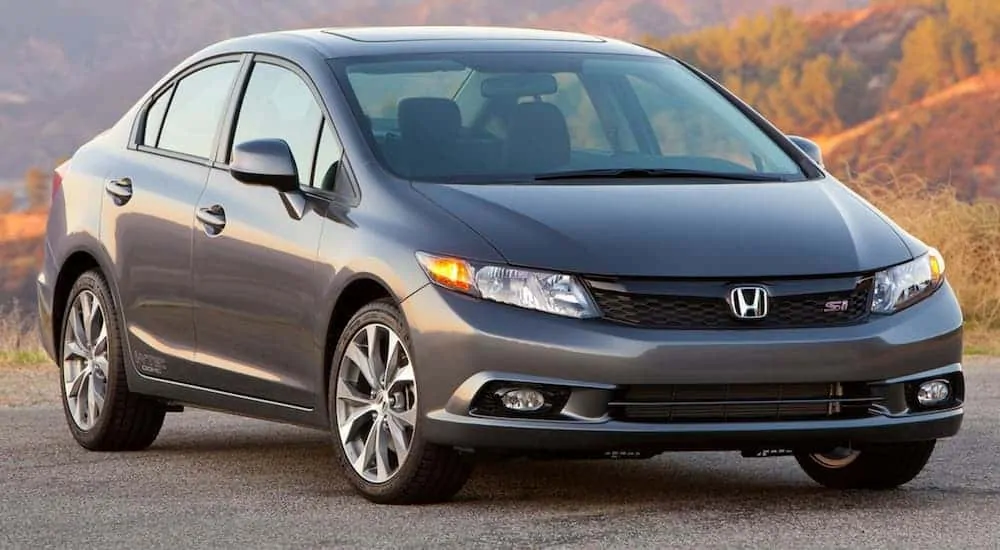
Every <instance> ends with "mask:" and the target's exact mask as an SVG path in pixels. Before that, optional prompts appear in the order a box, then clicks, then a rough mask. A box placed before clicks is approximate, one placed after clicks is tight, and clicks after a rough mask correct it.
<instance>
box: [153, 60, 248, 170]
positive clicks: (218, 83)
mask: <svg viewBox="0 0 1000 550" xmlns="http://www.w3.org/2000/svg"><path fill="white" fill-rule="evenodd" d="M238 70H239V63H236V62H226V63H220V64H218V65H212V66H210V67H206V68H204V69H201V70H199V71H197V72H195V73H192V74H191V75H189V76H186V77H184V78H183V79H181V81H180V82H178V83H177V86H176V90H175V91H174V97H173V99H172V100H171V101H170V108H169V110H168V111H167V116H166V118H165V119H164V121H163V128H162V130H161V131H160V139H159V141H158V142H157V144H156V147H157V148H159V149H164V150H166V151H175V152H178V153H185V154H188V155H192V156H195V157H200V158H205V159H207V158H211V157H212V144H213V142H214V141H215V133H216V130H217V129H218V128H219V121H220V120H221V119H222V114H223V111H224V110H225V108H226V102H227V101H228V100H229V94H230V92H231V91H232V87H233V81H234V80H235V79H236V74H237V72H238ZM161 99H162V98H161ZM153 108H158V105H157V104H153ZM151 111H152V109H151Z"/></svg>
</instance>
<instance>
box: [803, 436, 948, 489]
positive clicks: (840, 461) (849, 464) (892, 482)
mask: <svg viewBox="0 0 1000 550" xmlns="http://www.w3.org/2000/svg"><path fill="white" fill-rule="evenodd" d="M934 444H935V441H917V442H913V443H897V444H888V445H878V446H873V447H867V448H865V449H864V450H854V449H845V448H838V449H833V450H831V451H828V452H824V453H805V452H800V453H796V454H795V459H796V460H797V461H798V462H799V466H801V467H802V469H803V470H804V471H805V473H806V474H807V475H808V476H809V477H811V478H812V479H813V480H814V481H816V482H817V483H819V484H820V485H823V486H825V487H829V488H831V489H881V490H884V489H895V488H896V487H899V486H900V485H903V484H905V483H908V482H909V481H911V480H913V478H915V477H917V475H918V474H920V472H921V471H922V470H923V469H924V466H926V465H927V461H928V460H930V457H931V454H932V453H933V452H934Z"/></svg>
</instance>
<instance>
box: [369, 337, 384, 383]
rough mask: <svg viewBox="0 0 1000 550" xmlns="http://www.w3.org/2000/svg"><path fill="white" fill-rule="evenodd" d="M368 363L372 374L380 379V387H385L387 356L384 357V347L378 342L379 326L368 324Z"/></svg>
mask: <svg viewBox="0 0 1000 550" xmlns="http://www.w3.org/2000/svg"><path fill="white" fill-rule="evenodd" d="M366 332H367V337H368V364H369V365H371V369H372V375H373V376H375V377H376V378H377V379H378V384H379V385H378V387H379V388H380V389H381V388H384V387H385V382H386V379H385V358H383V357H382V349H381V346H379V344H378V327H377V326H376V325H368V327H367V329H366Z"/></svg>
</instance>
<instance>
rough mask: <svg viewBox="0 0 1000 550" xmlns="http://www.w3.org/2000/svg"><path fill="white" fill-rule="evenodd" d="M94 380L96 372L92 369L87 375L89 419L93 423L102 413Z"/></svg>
mask: <svg viewBox="0 0 1000 550" xmlns="http://www.w3.org/2000/svg"><path fill="white" fill-rule="evenodd" d="M94 382H95V380H94V373H93V371H91V373H90V376H89V377H87V417H88V418H87V420H89V421H90V423H91V424H93V423H94V422H96V421H97V415H99V414H101V410H100V403H99V402H98V396H97V388H96V385H95V384H94Z"/></svg>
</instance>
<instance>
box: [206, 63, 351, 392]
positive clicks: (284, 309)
mask: <svg viewBox="0 0 1000 550" xmlns="http://www.w3.org/2000/svg"><path fill="white" fill-rule="evenodd" d="M320 105H321V103H320V101H319V100H318V94H316V93H315V88H314V86H313V84H312V82H311V81H310V80H309V78H308V77H307V75H306V74H305V73H304V72H303V71H301V70H299V69H297V68H296V67H294V66H293V65H291V64H289V63H287V62H285V61H283V60H279V59H273V58H263V57H260V56H258V57H257V58H256V59H255V61H254V63H253V65H252V67H251V69H250V74H249V78H248V81H247V83H246V85H245V89H244V91H243V94H242V97H241V100H240V101H239V102H238V104H237V105H236V107H235V109H234V114H233V122H232V128H231V129H230V130H229V131H228V132H227V135H231V136H232V139H231V140H230V143H228V144H227V145H228V146H227V147H226V149H225V152H224V153H223V154H222V155H221V156H220V161H222V162H220V163H219V164H218V165H217V166H216V167H214V168H213V169H212V170H211V172H210V174H209V180H208V186H207V188H206V190H205V193H204V195H203V196H202V198H201V200H200V201H199V203H198V210H199V211H201V212H205V213H208V214H211V215H210V216H201V218H203V219H204V220H209V222H206V223H201V224H200V225H199V227H198V228H197V230H196V231H195V236H194V272H195V280H194V289H195V290H194V291H195V298H196V302H197V308H196V311H195V327H196V334H197V340H198V349H197V353H196V361H197V362H198V363H199V364H200V368H201V371H200V376H201V377H202V378H201V379H200V380H199V384H200V385H203V386H208V387H219V388H225V389H226V390H227V391H231V392H235V393H238V394H241V395H246V396H251V397H254V398H259V399H266V400H269V401H274V402H278V403H283V404H290V405H296V406H301V407H305V408H312V407H314V406H316V405H317V395H318V394H317V389H318V388H317V387H316V386H317V383H316V381H317V373H319V372H321V370H320V369H322V368H323V351H324V347H323V346H324V342H318V341H316V338H315V334H316V333H315V331H314V327H315V326H316V319H317V317H323V318H325V317H326V316H325V314H324V313H325V312H318V311H317V310H316V308H317V297H318V296H321V294H322V288H321V285H320V283H319V280H320V277H319V276H318V264H317V257H318V248H319V243H320V237H321V235H322V231H323V227H324V221H325V220H326V211H327V209H328V207H329V202H330V198H331V193H328V192H326V191H324V190H323V181H324V180H325V181H327V182H332V181H333V176H334V175H335V174H336V172H337V168H338V167H339V166H340V165H341V163H340V162H339V161H340V159H341V156H342V148H341V146H340V142H339V140H337V138H336V134H335V133H334V132H333V131H332V128H331V127H330V126H329V125H328V124H327V123H326V122H325V116H324V110H323V109H322V108H321V107H320ZM321 136H322V139H321ZM263 138H277V139H283V140H285V141H286V142H287V143H288V145H289V147H290V149H291V151H292V154H293V156H294V158H295V163H296V167H297V170H298V174H299V181H300V184H301V188H302V191H301V193H292V194H285V195H283V194H282V193H280V192H278V191H277V190H275V189H272V188H270V187H265V186H257V185H247V184H244V183H241V182H239V181H237V180H236V179H234V178H233V177H232V176H231V175H230V174H229V172H228V170H227V167H226V166H225V164H226V163H227V162H228V158H229V156H230V154H231V151H232V145H233V144H234V143H241V142H244V141H248V140H253V139H263ZM317 158H318V159H319V160H318V161H317ZM331 168H332V169H331ZM328 173H330V175H331V177H326V176H327V174H328ZM328 186H329V184H328Z"/></svg>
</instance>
